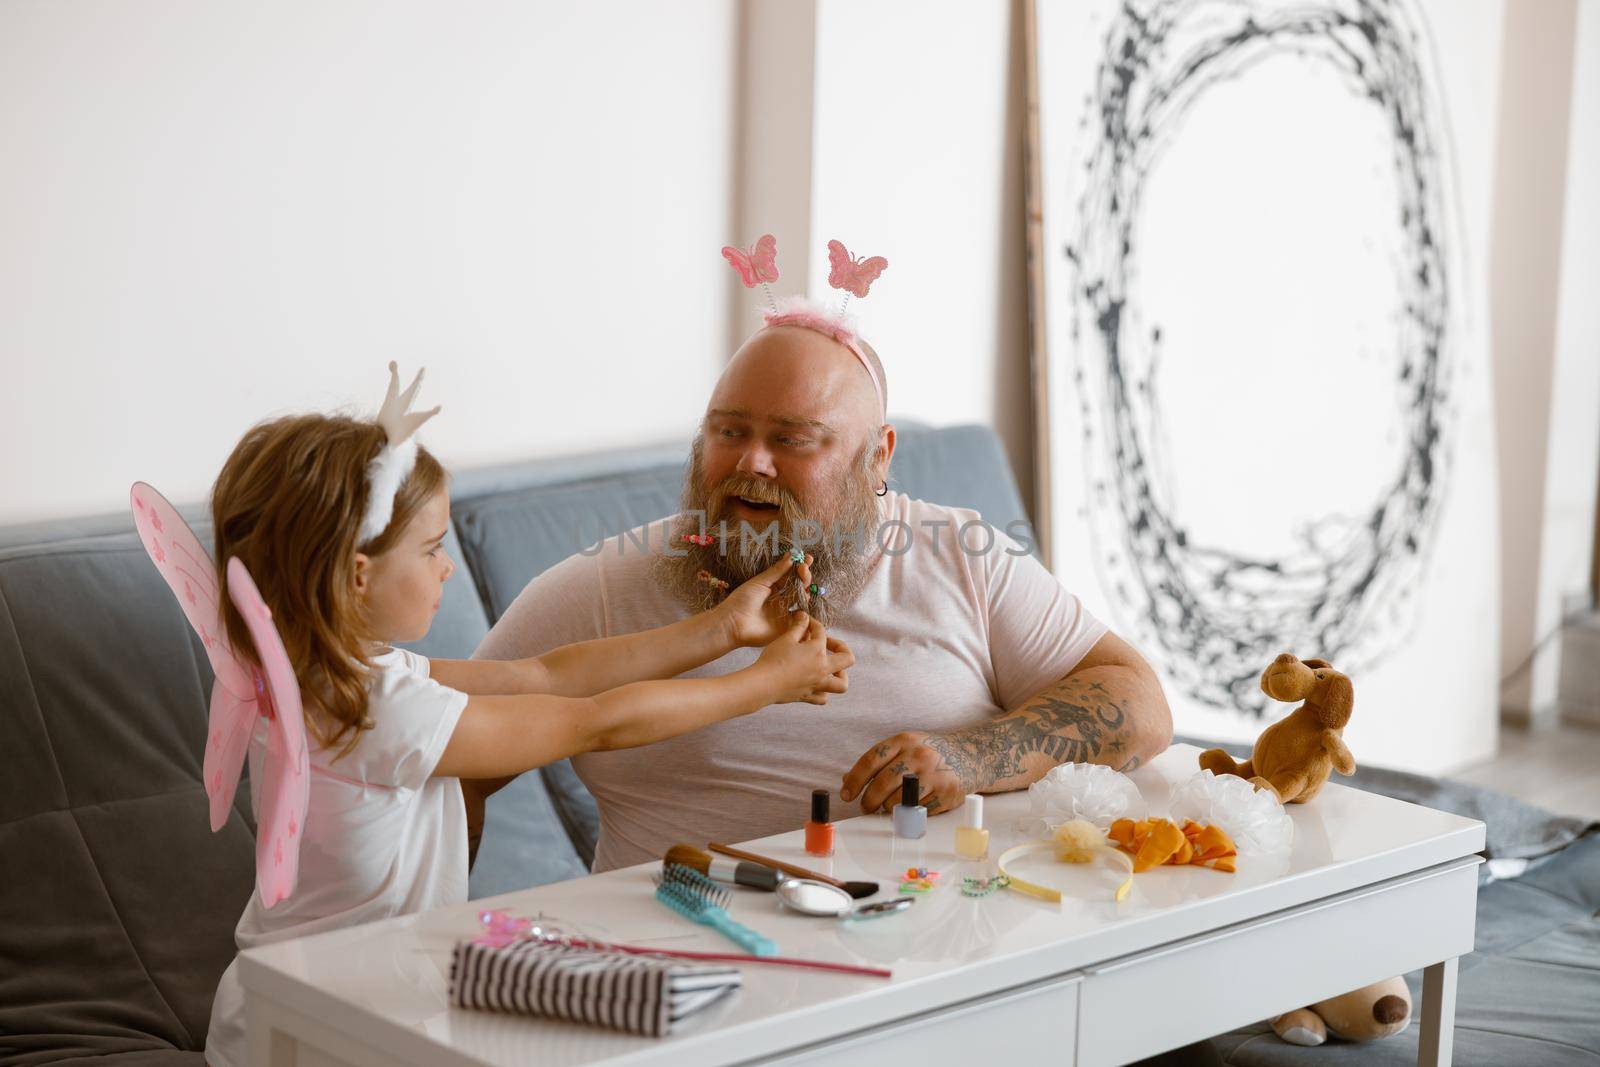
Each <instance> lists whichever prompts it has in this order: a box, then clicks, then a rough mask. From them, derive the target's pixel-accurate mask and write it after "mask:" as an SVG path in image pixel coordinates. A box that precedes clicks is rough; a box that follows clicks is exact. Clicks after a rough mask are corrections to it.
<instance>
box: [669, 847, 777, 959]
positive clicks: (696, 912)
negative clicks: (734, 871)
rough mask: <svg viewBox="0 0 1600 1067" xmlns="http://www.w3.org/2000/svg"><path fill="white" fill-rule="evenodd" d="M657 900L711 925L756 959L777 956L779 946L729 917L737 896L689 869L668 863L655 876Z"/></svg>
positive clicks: (686, 916)
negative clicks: (733, 900) (756, 957)
mask: <svg viewBox="0 0 1600 1067" xmlns="http://www.w3.org/2000/svg"><path fill="white" fill-rule="evenodd" d="M655 883H656V899H657V900H659V901H661V903H663V904H665V905H666V906H667V907H669V908H671V909H672V910H673V911H675V912H677V913H678V914H679V915H682V916H683V917H684V918H686V919H689V920H691V921H693V922H697V923H699V924H700V925H702V926H709V927H711V928H712V929H713V930H715V931H717V933H719V934H721V935H722V936H724V937H726V938H727V939H728V940H729V941H732V942H733V943H734V944H736V945H738V946H739V947H740V948H742V949H744V950H745V951H746V952H748V953H750V954H751V955H753V956H776V955H777V954H778V946H777V943H776V942H774V941H771V940H769V939H767V938H765V937H762V936H761V935H760V934H758V933H756V932H755V931H754V930H752V929H750V928H749V927H748V926H741V925H740V924H739V923H736V922H734V921H733V918H732V916H730V915H729V914H728V902H729V901H730V900H732V899H733V894H732V893H730V892H729V891H728V890H727V888H725V887H724V886H720V885H718V884H717V883H715V882H713V881H712V880H711V879H709V878H707V877H706V876H705V875H703V874H701V873H700V872H699V871H697V870H693V869H692V868H689V867H682V866H679V865H678V864H675V863H672V864H667V865H666V866H665V867H663V868H662V870H661V873H660V874H658V875H656V876H655Z"/></svg>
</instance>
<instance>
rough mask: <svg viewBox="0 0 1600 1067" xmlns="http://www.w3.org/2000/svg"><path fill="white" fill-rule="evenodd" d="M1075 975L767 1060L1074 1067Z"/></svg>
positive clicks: (813, 1065)
mask: <svg viewBox="0 0 1600 1067" xmlns="http://www.w3.org/2000/svg"><path fill="white" fill-rule="evenodd" d="M1079 984H1080V980H1079V978H1078V977H1077V976H1072V977H1069V978H1053V979H1050V980H1049V981H1047V982H1038V983H1035V984H1033V985H1030V986H1024V987H1022V988H1021V989H1014V990H1011V991H1009V992H1005V993H997V994H995V995H993V996H989V997H982V998H979V999H977V1000H969V1001H966V1002H964V1003H961V1004H956V1005H953V1006H951V1007H949V1008H944V1009H940V1010H936V1011H930V1012H927V1013H925V1014H923V1015H915V1016H912V1017H910V1018H908V1019H900V1020H897V1021H895V1022H892V1023H889V1024H887V1025H884V1026H880V1027H874V1028H873V1029H872V1030H870V1031H866V1032H862V1033H856V1034H850V1035H847V1036H845V1037H841V1038H835V1039H834V1040H832V1041H828V1042H826V1043H824V1044H820V1045H814V1046H811V1047H809V1048H804V1049H799V1050H797V1051H795V1052H792V1053H790V1054H788V1055H785V1056H781V1057H778V1058H763V1059H762V1061H761V1062H762V1063H763V1064H764V1065H773V1064H782V1065H783V1067H801V1065H804V1067H859V1065H860V1064H863V1063H891V1062H893V1063H957V1064H959V1063H975V1064H976V1063H1007V1062H1010V1063H1044V1064H1049V1065H1050V1067H1071V1064H1072V1048H1073V1045H1074V1043H1075V1041H1076V1037H1077V1024H1078V986H1079Z"/></svg>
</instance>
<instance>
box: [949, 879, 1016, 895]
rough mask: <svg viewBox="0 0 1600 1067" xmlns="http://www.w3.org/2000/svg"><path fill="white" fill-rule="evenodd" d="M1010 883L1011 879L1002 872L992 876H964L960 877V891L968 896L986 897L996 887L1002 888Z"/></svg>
mask: <svg viewBox="0 0 1600 1067" xmlns="http://www.w3.org/2000/svg"><path fill="white" fill-rule="evenodd" d="M1010 884H1011V879H1009V878H1007V877H1006V876H1005V875H1003V874H997V875H995V876H994V877H992V878H973V877H970V876H969V877H966V878H963V879H961V892H962V894H963V895H964V896H969V897H986V896H988V895H989V894H990V893H993V892H994V891H995V890H997V889H1004V888H1005V887H1006V886H1008V885H1010Z"/></svg>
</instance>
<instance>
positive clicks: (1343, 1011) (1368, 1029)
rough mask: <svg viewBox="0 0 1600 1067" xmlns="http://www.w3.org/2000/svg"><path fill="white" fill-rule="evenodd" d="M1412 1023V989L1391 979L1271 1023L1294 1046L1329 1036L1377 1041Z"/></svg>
mask: <svg viewBox="0 0 1600 1067" xmlns="http://www.w3.org/2000/svg"><path fill="white" fill-rule="evenodd" d="M1410 1021H1411V990H1409V989H1407V988H1406V980H1405V979H1404V978H1390V979H1388V980H1387V981H1383V982H1374V983H1372V984H1371V985H1369V986H1362V987H1361V988H1360V989H1357V990H1356V991H1355V992H1353V993H1346V994H1344V995H1343V996H1341V997H1333V998H1332V999H1329V1000H1319V1001H1317V1003H1315V1004H1313V1005H1311V1006H1310V1007H1309V1008H1297V1009H1296V1010H1294V1011H1291V1012H1288V1013H1287V1014H1284V1015H1280V1016H1278V1017H1277V1018H1276V1019H1274V1020H1272V1029H1273V1032H1274V1033H1276V1034H1277V1035H1278V1036H1279V1037H1281V1038H1283V1040H1285V1041H1287V1042H1289V1044H1291V1045H1320V1044H1322V1043H1323V1042H1324V1041H1326V1040H1327V1039H1328V1035H1329V1034H1332V1035H1333V1036H1334V1037H1339V1038H1343V1039H1344V1040H1346V1041H1375V1040H1377V1039H1378V1038H1380V1037H1388V1036H1390V1035H1391V1034H1398V1033H1399V1032H1400V1031H1402V1030H1404V1029H1405V1028H1406V1024H1407V1023H1409V1022H1410Z"/></svg>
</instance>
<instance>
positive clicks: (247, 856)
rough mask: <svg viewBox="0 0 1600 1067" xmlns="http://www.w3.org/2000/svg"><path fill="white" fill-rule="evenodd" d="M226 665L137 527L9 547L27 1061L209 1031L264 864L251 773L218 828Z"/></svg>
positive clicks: (1, 903)
mask: <svg viewBox="0 0 1600 1067" xmlns="http://www.w3.org/2000/svg"><path fill="white" fill-rule="evenodd" d="M210 684H211V672H210V667H209V664H207V663H206V661H205V657H204V655H203V651H202V649H201V648H200V645H199V642H198V641H197V640H195V639H194V638H193V636H192V635H191V632H190V630H189V626H188V623H187V622H186V621H185V620H184V618H183V614H182V613H181V612H180V611H179V610H178V606H177V603H176V602H175V601H174V600H173V598H172V595H171V593H170V592H168V590H167V588H166V586H165V584H164V583H163V582H162V581H161V578H160V576H159V575H158V574H157V573H156V570H155V568H154V567H151V566H150V565H149V563H148V561H147V559H146V558H145V555H144V551H143V549H141V548H140V547H139V545H138V543H137V541H136V540H135V538H134V536H133V535H132V533H131V532H130V533H125V534H115V535H98V536H90V537H85V538H80V539H76V540H68V541H63V542H59V543H56V544H51V545H44V546H33V547H17V548H11V549H7V550H4V551H0V746H3V747H4V750H5V751H6V753H7V756H8V759H9V762H10V764H11V766H12V767H13V768H16V769H17V771H18V773H14V774H8V775H4V776H0V855H3V856H5V857H6V868H7V874H6V877H5V882H6V891H5V893H4V894H0V1050H3V1051H4V1052H5V1053H7V1054H8V1055H12V1056H15V1057H17V1058H16V1059H15V1061H14V1062H19V1063H31V1062H54V1061H56V1060H59V1059H61V1058H63V1057H64V1056H67V1055H74V1056H95V1057H107V1056H109V1055H110V1054H113V1053H140V1054H143V1055H145V1056H146V1057H147V1058H148V1056H152V1055H158V1054H161V1053H173V1052H177V1051H180V1050H190V1051H193V1050H198V1049H200V1048H201V1047H202V1046H203V1044H204V1041H205V1032H206V1026H207V1022H208V1020H209V1018H210V1013H211V998H212V994H213V992H214V991H215V988H216V983H217V979H218V977H220V975H221V974H222V970H223V968H224V967H226V966H227V963H228V961H229V960H230V959H231V958H232V956H233V937H232V934H233V926H234V924H235V922H237V920H238V917H239V913H240V911H241V910H242V908H243V906H244V901H245V900H246V898H247V897H248V895H249V893H250V891H251V886H252V874H253V846H252V841H253V838H252V834H253V829H252V825H251V821H250V813H249V801H248V798H247V795H246V793H245V791H244V790H241V791H240V793H239V796H238V798H237V799H236V802H235V806H234V811H233V813H232V815H231V817H230V819H229V821H228V823H227V824H226V825H224V827H223V829H222V831H221V832H220V833H217V834H212V833H211V832H210V830H209V824H208V805H207V801H206V796H205V792H204V790H203V789H202V788H201V785H200V759H201V752H202V749H203V746H204V743H205V731H206V697H207V694H208V693H209V691H210ZM99 1062H107V1061H106V1060H104V1059H101V1060H99ZM151 1062H155V1061H151Z"/></svg>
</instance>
